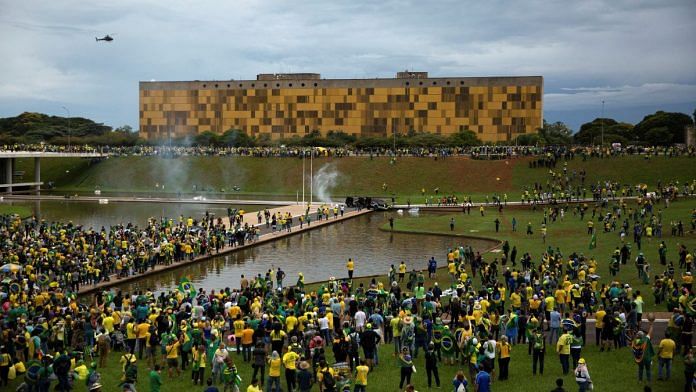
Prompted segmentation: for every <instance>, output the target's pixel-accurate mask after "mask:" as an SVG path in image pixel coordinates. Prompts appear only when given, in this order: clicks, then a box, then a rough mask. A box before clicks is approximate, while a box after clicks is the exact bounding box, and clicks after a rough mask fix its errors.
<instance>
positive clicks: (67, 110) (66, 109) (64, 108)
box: [61, 106, 71, 151]
mask: <svg viewBox="0 0 696 392" xmlns="http://www.w3.org/2000/svg"><path fill="white" fill-rule="evenodd" d="M61 107H62V108H63V110H65V112H66V113H68V151H70V150H71V148H70V109H68V108H66V107H65V106H61Z"/></svg>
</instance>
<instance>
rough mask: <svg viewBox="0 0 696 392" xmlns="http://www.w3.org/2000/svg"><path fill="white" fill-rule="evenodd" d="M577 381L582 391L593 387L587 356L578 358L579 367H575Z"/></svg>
mask: <svg viewBox="0 0 696 392" xmlns="http://www.w3.org/2000/svg"><path fill="white" fill-rule="evenodd" d="M575 382H577V383H578V386H579V387H580V392H585V391H588V390H591V389H592V387H591V386H590V384H592V379H591V378H590V372H589V371H588V370H587V364H586V363H585V358H580V359H579V360H578V367H576V368H575Z"/></svg>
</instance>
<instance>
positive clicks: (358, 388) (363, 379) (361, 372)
mask: <svg viewBox="0 0 696 392" xmlns="http://www.w3.org/2000/svg"><path fill="white" fill-rule="evenodd" d="M369 372H370V368H369V367H368V366H367V362H366V361H365V360H364V359H361V360H360V365H358V366H356V367H355V389H354V392H365V391H366V390H367V373H369Z"/></svg>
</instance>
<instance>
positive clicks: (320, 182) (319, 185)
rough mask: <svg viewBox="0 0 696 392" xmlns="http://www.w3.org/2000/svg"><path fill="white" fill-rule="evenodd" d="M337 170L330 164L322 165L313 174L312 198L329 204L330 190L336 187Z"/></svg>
mask: <svg viewBox="0 0 696 392" xmlns="http://www.w3.org/2000/svg"><path fill="white" fill-rule="evenodd" d="M338 174H339V173H338V170H336V166H335V165H334V164H332V163H326V164H324V165H323V166H322V167H321V168H320V169H319V170H318V171H317V172H316V174H314V184H313V186H314V197H315V198H316V199H318V200H319V201H320V202H322V203H329V204H330V203H331V194H330V192H331V189H333V187H334V186H336V180H337V179H338Z"/></svg>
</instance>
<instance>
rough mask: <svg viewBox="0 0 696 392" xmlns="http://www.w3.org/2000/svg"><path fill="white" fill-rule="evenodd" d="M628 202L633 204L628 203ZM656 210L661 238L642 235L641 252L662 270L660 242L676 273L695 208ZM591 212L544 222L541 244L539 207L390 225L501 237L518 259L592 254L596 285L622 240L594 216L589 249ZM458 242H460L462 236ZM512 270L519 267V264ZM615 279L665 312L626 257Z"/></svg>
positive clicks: (690, 237)
mask: <svg viewBox="0 0 696 392" xmlns="http://www.w3.org/2000/svg"><path fill="white" fill-rule="evenodd" d="M628 205H629V206H635V204H634V203H632V202H630V203H629V204H628ZM660 208H661V209H662V210H663V218H662V219H663V237H662V239H658V238H652V239H647V238H645V237H644V238H643V242H642V251H643V252H644V254H645V256H646V258H647V260H648V262H649V263H650V265H651V266H652V275H654V274H657V273H662V272H663V271H664V268H663V267H662V266H661V265H660V263H659V256H658V245H659V243H660V241H661V240H664V241H665V243H666V245H667V249H668V252H667V260H668V261H672V262H673V263H674V265H675V269H676V271H679V268H678V266H679V263H678V254H677V246H678V244H685V245H686V246H687V248H688V249H689V250H690V251H693V249H694V247H696V234H694V233H689V232H688V230H689V228H690V222H691V212H692V210H693V209H694V208H696V200H695V199H683V200H680V201H677V202H675V203H672V204H671V205H670V207H669V208H666V209H665V208H664V206H663V205H662V206H660ZM591 211H592V208H591V207H590V209H589V214H587V215H585V219H584V220H582V221H581V220H580V216H579V215H578V216H573V214H572V213H571V212H568V213H566V215H565V218H564V220H563V221H560V220H557V221H556V222H551V223H549V224H548V225H547V229H548V231H547V238H546V244H544V243H543V242H542V238H541V233H540V227H541V223H542V220H543V212H542V209H541V208H539V209H538V210H537V211H536V212H535V211H532V209H531V208H530V207H516V208H509V209H504V210H503V212H502V213H500V214H499V213H498V211H497V209H496V208H493V207H489V208H487V209H486V210H485V212H484V215H485V216H483V217H482V216H481V215H480V213H479V211H478V209H472V211H471V215H464V214H462V213H458V214H451V215H449V214H437V215H436V214H432V215H424V216H420V217H417V218H414V217H404V218H400V219H395V221H394V229H395V230H399V231H404V232H419V233H434V234H449V233H454V234H456V235H475V236H478V237H488V238H494V239H498V240H501V241H505V240H507V241H509V243H510V248H512V247H513V246H517V254H518V258H519V257H520V256H521V255H523V254H524V253H525V252H529V253H530V254H531V255H532V258H533V259H535V260H538V259H539V257H540V256H541V254H542V253H543V252H544V251H546V248H547V246H552V247H553V248H554V249H555V248H560V250H561V252H562V253H563V255H566V256H567V255H569V254H571V253H573V252H577V253H578V254H584V255H585V256H588V257H590V256H592V257H595V259H596V260H597V262H598V268H597V271H598V272H597V273H598V274H599V275H600V276H601V277H602V279H600V283H602V282H605V283H608V282H609V281H610V279H609V278H610V275H609V260H610V258H611V255H612V253H613V251H614V249H615V248H616V247H617V246H618V247H621V246H622V244H621V240H620V237H619V234H618V233H619V232H618V231H615V232H609V233H604V232H603V230H601V229H600V226H601V225H600V224H598V223H597V222H596V219H595V229H599V230H598V232H597V247H596V248H595V249H592V250H590V249H589V243H590V237H591V236H590V235H588V234H587V220H588V219H589V218H590V217H591V216H592V212H591ZM513 217H514V218H515V219H516V220H517V222H518V223H517V231H516V232H513V231H512V227H511V222H512V218H513ZM450 218H454V220H455V229H454V231H453V232H450V229H449V222H450ZM496 218H497V219H499V220H500V221H501V226H500V232H498V233H496V232H495V224H494V221H495V219H496ZM671 220H682V222H684V224H685V230H686V231H687V233H686V235H685V236H684V237H672V236H671V234H670V228H669V222H670V221H671ZM528 222H531V223H532V227H533V231H534V234H533V235H531V236H528V235H526V234H525V233H526V226H527V223H528ZM630 224H631V227H632V222H630ZM382 229H384V230H388V227H387V226H383V227H382ZM627 240H628V241H631V240H632V237H627ZM462 242H463V243H466V241H465V240H463V241H462ZM637 252H638V250H637V248H636V246H635V244H634V245H633V247H632V253H631V256H632V258H635V256H637V255H638V253H637ZM500 256H501V254H500V253H490V254H488V255H487V256H486V257H485V259H486V260H487V261H489V262H490V261H491V260H492V259H493V258H494V257H500ZM441 264H442V263H441ZM508 266H511V265H510V263H508ZM518 268H520V267H519V263H518ZM652 275H651V276H652ZM679 275H680V273H679ZM438 279H439V280H440V281H441V282H444V283H446V284H447V282H448V279H449V278H448V277H447V276H446V274H445V273H444V272H442V271H440V272H439V276H438ZM618 279H620V280H621V281H622V282H627V283H629V284H631V286H632V287H634V288H637V289H639V290H640V291H641V293H643V299H644V301H645V303H646V309H648V310H653V311H666V309H665V308H664V307H662V306H660V307H658V306H656V305H655V301H654V298H653V296H652V290H651V288H650V285H645V284H643V283H642V281H640V280H639V279H638V274H637V272H636V269H635V267H633V264H632V260H631V262H629V264H626V265H625V266H622V267H621V270H620V272H619V274H618ZM475 282H477V281H475ZM600 287H601V285H600Z"/></svg>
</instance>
